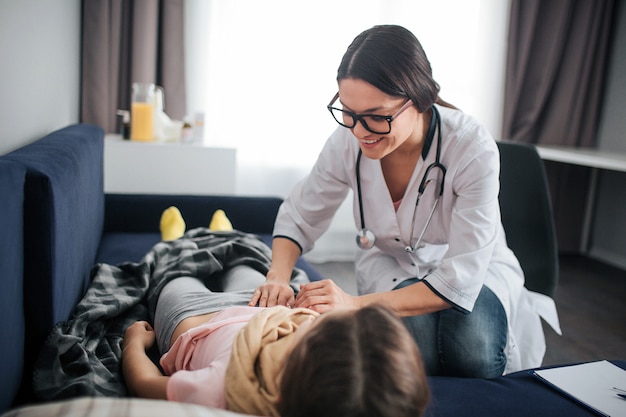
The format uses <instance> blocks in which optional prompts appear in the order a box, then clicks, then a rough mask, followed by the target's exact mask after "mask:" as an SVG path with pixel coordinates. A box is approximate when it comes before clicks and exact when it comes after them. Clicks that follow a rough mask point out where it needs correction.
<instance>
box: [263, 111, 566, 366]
mask: <svg viewBox="0 0 626 417" xmlns="http://www.w3.org/2000/svg"><path fill="white" fill-rule="evenodd" d="M437 108H438V109H439V112H440V115H441V129H442V144H441V163H442V164H443V165H445V166H446V167H447V173H446V177H445V182H444V191H443V195H442V197H441V199H440V201H439V203H438V207H437V209H436V211H435V213H434V216H433V218H432V220H431V223H430V224H429V226H428V227H427V229H426V232H425V234H424V237H423V239H422V241H421V244H420V245H419V249H418V250H417V251H416V252H415V253H414V254H410V253H407V251H405V249H404V248H405V247H406V246H407V244H408V243H409V241H410V239H411V238H410V237H409V233H410V230H411V220H412V218H413V212H414V209H415V202H416V199H417V193H418V191H417V189H418V186H419V183H420V181H421V179H422V177H423V175H424V173H425V171H426V169H427V167H428V166H429V165H430V164H431V163H433V162H434V161H435V155H436V148H437V134H435V137H434V139H433V143H432V146H431V148H430V151H429V152H428V155H427V158H426V161H423V160H422V159H421V158H420V160H419V161H418V163H417V165H416V167H415V170H414V172H413V176H412V177H411V180H410V183H409V186H408V188H407V191H406V193H405V196H404V198H403V200H402V202H401V204H400V206H399V208H398V210H397V212H396V211H395V210H394V206H393V203H392V201H391V196H390V194H389V190H388V189H387V186H386V183H385V179H384V176H383V173H382V169H381V166H380V161H378V160H372V159H368V158H367V157H365V156H362V157H361V166H360V176H361V190H362V200H363V212H364V215H363V216H364V219H365V225H366V227H367V228H368V229H370V230H371V231H373V232H374V234H375V235H376V244H375V247H374V248H372V249H370V250H362V249H358V248H357V249H356V250H357V254H356V267H355V269H356V279H357V288H358V291H359V294H369V293H374V292H381V291H389V290H391V289H393V288H394V287H395V286H397V285H398V284H399V283H400V282H402V281H403V280H404V279H407V278H412V277H419V278H422V279H424V281H426V282H427V283H428V285H429V286H430V287H431V288H432V289H434V290H435V291H436V292H437V293H438V294H439V295H440V296H442V297H444V298H445V299H446V300H447V301H448V302H450V303H452V304H453V305H454V306H455V308H457V309H459V310H462V311H466V312H471V310H472V308H473V306H474V302H475V300H476V297H477V296H478V293H479V292H480V289H481V288H482V285H483V284H484V285H486V286H487V287H488V288H490V289H491V290H492V291H493V292H494V293H495V294H496V296H497V297H498V299H499V300H500V301H501V303H502V305H503V306H504V309H505V311H506V314H507V318H508V322H509V332H508V333H509V334H508V342H507V359H508V360H507V369H506V371H507V372H512V371H516V370H519V369H525V368H529V367H536V366H540V365H541V360H542V359H543V355H544V353H545V339H544V335H543V330H542V328H541V322H540V320H539V316H542V317H544V318H546V320H547V321H548V322H549V323H550V324H551V325H552V326H553V328H555V330H556V331H557V332H559V333H560V329H559V324H558V317H557V313H556V307H555V305H554V302H553V300H552V299H551V298H549V297H546V296H544V295H541V294H537V293H532V292H530V291H528V290H526V289H525V288H524V286H523V285H524V277H523V272H522V270H521V267H520V265H519V262H518V261H517V258H516V257H515V255H514V254H513V252H512V251H511V250H510V249H509V248H508V247H507V244H506V238H505V234H504V229H503V227H502V223H501V220H500V206H499V203H498V193H499V187H500V184H499V172H500V158H499V153H498V148H497V145H496V142H495V141H494V139H493V138H492V137H491V135H490V134H489V132H488V131H487V130H486V129H485V128H484V127H483V126H482V125H480V124H478V123H477V122H476V121H475V120H474V119H473V118H472V117H470V116H468V115H466V114H464V113H462V112H460V111H456V110H451V109H448V108H445V107H440V106H438V107H437ZM358 151H359V144H358V142H357V140H356V138H355V137H354V136H353V135H352V133H351V132H350V130H349V129H346V128H343V127H339V128H338V129H337V130H336V131H335V132H334V133H333V134H332V135H331V137H330V138H329V139H328V141H327V142H326V145H325V146H324V148H323V149H322V151H321V153H320V155H319V158H318V160H317V162H316V164H315V166H314V167H313V170H312V171H311V173H310V175H309V176H308V177H307V178H305V179H304V180H303V181H301V182H300V183H299V184H297V185H296V186H295V188H294V189H293V191H292V192H291V194H290V195H289V197H288V198H287V199H286V200H285V202H284V203H283V205H282V206H281V208H280V211H279V214H278V217H277V220H276V224H275V228H274V236H285V237H288V238H290V239H292V240H294V241H295V242H297V243H298V244H299V245H300V246H301V248H302V250H303V253H306V252H308V251H309V250H311V249H312V248H313V245H314V242H315V241H316V240H317V239H318V238H319V237H320V236H321V235H322V234H323V233H324V232H325V231H326V230H327V229H328V227H329V225H330V222H331V219H332V217H333V215H334V213H335V212H336V210H337V209H338V208H339V206H340V205H341V203H342V202H343V200H344V199H345V197H346V195H347V194H348V191H349V190H350V189H352V190H353V191H354V192H353V198H354V201H353V214H354V223H355V227H356V230H360V229H361V218H360V214H359V202H358V192H357V180H356V159H357V154H358ZM433 173H436V175H439V178H441V177H440V171H439V170H435V171H434V172H433ZM435 194H436V193H435V187H432V186H429V188H427V190H426V191H425V192H424V195H423V196H422V198H421V200H420V203H419V206H418V208H417V214H416V220H415V227H414V232H413V238H412V243H413V244H414V243H415V241H416V239H417V237H418V236H419V235H420V234H421V233H422V230H423V228H424V225H425V223H426V219H427V217H428V214H429V212H430V210H431V208H432V206H433V204H434V200H435ZM355 245H356V242H355ZM522 336H523V338H522V339H520V338H521V337H522ZM519 342H523V345H522V344H520V343H519ZM521 346H523V351H521V350H522V349H520V347H521Z"/></svg>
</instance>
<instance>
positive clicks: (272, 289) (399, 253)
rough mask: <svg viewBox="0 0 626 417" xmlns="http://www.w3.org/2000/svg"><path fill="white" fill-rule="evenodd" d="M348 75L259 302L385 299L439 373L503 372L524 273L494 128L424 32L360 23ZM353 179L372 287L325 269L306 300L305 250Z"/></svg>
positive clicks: (361, 275) (287, 208) (317, 305)
mask: <svg viewBox="0 0 626 417" xmlns="http://www.w3.org/2000/svg"><path fill="white" fill-rule="evenodd" d="M337 81H338V93H337V94H335V95H334V97H332V100H331V102H330V104H329V105H328V109H329V111H330V112H331V114H332V116H333V117H334V118H335V120H336V121H337V123H338V124H339V125H340V126H339V127H338V129H337V130H336V131H335V132H334V133H333V134H332V135H331V136H330V138H329V139H328V141H327V142H326V144H325V146H324V148H323V149H322V151H321V153H320V155H319V158H318V160H317V162H316V164H315V166H314V167H313V169H312V171H311V173H310V174H309V175H308V177H307V178H305V179H304V180H303V181H301V182H300V183H299V184H298V185H296V187H295V188H294V189H293V191H292V192H291V194H290V195H289V197H288V198H287V199H286V200H285V202H284V203H283V205H282V206H281V208H280V210H279V214H278V217H277V220H276V223H275V228H274V240H273V259H272V265H271V268H270V271H269V272H268V274H267V277H266V282H265V283H264V284H262V285H261V286H260V287H258V288H257V290H256V292H255V293H254V296H253V298H252V300H251V302H250V304H251V305H255V304H257V302H258V304H259V305H260V306H273V305H276V304H283V305H288V306H294V307H307V308H310V309H313V310H315V311H317V312H320V313H323V312H326V311H329V310H333V309H337V308H342V307H345V306H352V307H357V308H359V307H363V306H366V305H370V304H372V303H382V304H384V305H386V306H387V307H390V308H391V309H392V310H393V311H394V312H395V313H396V314H398V315H399V316H401V317H403V320H404V322H405V324H406V325H407V327H408V328H409V330H410V331H411V333H412V335H413V337H414V339H415V340H416V342H417V344H418V346H419V348H420V350H421V352H422V356H423V359H424V363H425V366H426V370H427V373H428V374H429V375H454V376H466V377H483V378H492V377H496V376H499V375H502V374H503V372H504V371H505V369H506V365H507V356H510V355H513V356H515V352H513V351H512V350H515V340H514V339H513V336H514V335H512V334H511V332H510V331H509V329H510V326H509V321H510V319H511V317H512V315H514V314H515V313H514V309H515V308H516V304H517V303H516V300H517V299H518V298H519V295H520V292H521V291H522V286H523V281H524V279H523V274H522V271H521V268H520V266H519V263H518V261H517V259H516V258H515V256H514V255H513V253H512V252H511V250H510V249H509V248H508V247H507V244H506V241H505V236H504V231H503V228H502V225H501V221H500V208H499V203H498V192H499V168H500V167H499V154H498V149H497V146H496V143H495V141H494V139H493V138H492V137H491V136H490V134H489V132H487V130H486V129H485V128H484V127H483V126H482V125H480V124H478V123H477V122H476V121H475V120H474V119H473V118H471V117H470V116H468V115H466V114H464V113H462V112H461V111H459V110H457V109H455V108H453V107H452V106H450V105H449V104H447V103H445V102H444V101H442V100H441V99H440V98H439V96H438V93H439V86H438V84H437V83H436V82H435V81H434V80H433V78H432V71H431V67H430V63H429V61H428V59H427V58H426V55H425V53H424V51H423V49H422V47H421V45H420V43H419V41H418V40H417V38H416V37H415V36H414V35H413V34H412V33H411V32H409V31H408V30H406V29H404V28H403V27H400V26H392V25H385V26H375V27H373V28H371V29H368V30H366V31H364V32H363V33H361V34H360V35H358V36H357V37H356V38H355V39H354V41H353V42H352V44H351V45H350V46H349V47H348V49H347V51H346V53H345V55H344V56H343V59H342V61H341V64H340V66H339V69H338V73H337ZM349 190H353V195H354V201H353V204H354V208H353V213H354V221H355V226H356V228H357V231H358V234H357V237H356V244H357V254H356V266H355V268H356V279H357V287H358V292H359V296H351V295H348V294H347V293H345V292H344V291H342V290H341V289H340V288H339V287H338V286H337V285H336V284H335V283H334V282H333V281H332V280H323V281H317V282H312V283H308V284H306V285H304V286H302V288H301V291H300V292H299V294H298V296H297V297H296V298H294V294H293V291H292V290H291V289H290V287H289V277H290V276H291V271H292V269H293V267H294V265H295V262H296V260H297V258H298V257H299V256H300V255H301V254H302V253H306V252H307V251H309V250H311V249H312V247H313V244H314V242H315V241H316V240H317V239H318V238H319V237H320V236H321V235H322V234H323V233H324V232H325V231H326V230H327V228H328V227H329V224H330V222H331V219H332V217H333V215H334V213H335V212H336V210H337V209H338V207H339V206H340V205H341V203H342V202H343V200H344V199H345V198H346V196H347V194H348V191H349ZM537 322H539V321H538V320H537ZM539 325H540V323H539ZM390 343H393V342H392V341H390ZM516 362H519V360H516Z"/></svg>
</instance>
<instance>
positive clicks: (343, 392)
mask: <svg viewBox="0 0 626 417" xmlns="http://www.w3.org/2000/svg"><path fill="white" fill-rule="evenodd" d="M318 320H320V322H319V323H316V324H314V327H313V328H312V329H311V330H310V331H309V332H308V333H307V334H305V335H304V336H303V338H302V339H301V340H300V342H299V343H298V344H297V345H296V346H295V347H294V349H293V351H292V352H291V354H290V355H289V357H288V358H287V360H286V363H285V369H284V372H283V375H282V379H281V382H280V401H279V403H278V405H277V409H278V411H279V413H280V415H281V416H282V417H309V416H310V417H319V416H341V417H374V416H377V417H382V416H389V417H416V416H420V415H422V413H423V412H424V410H425V408H426V405H427V403H428V398H429V390H428V385H427V382H426V374H425V371H424V367H423V364H422V360H421V356H420V353H419V350H418V348H417V345H416V344H415V341H414V340H413V338H412V337H411V336H410V334H409V332H408V331H407V329H406V327H405V326H404V324H403V323H402V321H401V320H400V319H399V318H398V317H396V316H395V315H394V314H393V313H392V312H391V311H389V310H388V309H387V308H384V307H382V306H368V307H365V308H362V309H360V310H347V311H346V312H343V313H336V314H330V315H328V316H324V315H323V316H321V317H320V318H319V319H318Z"/></svg>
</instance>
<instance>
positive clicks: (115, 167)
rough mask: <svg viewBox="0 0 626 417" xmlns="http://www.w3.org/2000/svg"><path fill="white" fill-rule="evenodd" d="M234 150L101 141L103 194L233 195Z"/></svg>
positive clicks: (114, 137)
mask: <svg viewBox="0 0 626 417" xmlns="http://www.w3.org/2000/svg"><path fill="white" fill-rule="evenodd" d="M235 173H236V150H235V149H234V148H217V147H209V146H203V145H187V144H181V143H159V142H133V141H128V140H122V139H121V137H120V136H119V135H106V137H105V139H104V191H105V192H107V193H121V194H190V195H207V194H222V195H231V194H234V193H235Z"/></svg>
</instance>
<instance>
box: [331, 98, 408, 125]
mask: <svg viewBox="0 0 626 417" xmlns="http://www.w3.org/2000/svg"><path fill="white" fill-rule="evenodd" d="M338 98H339V93H337V94H335V96H334V97H333V99H332V100H331V101H330V103H328V106H326V108H327V109H328V111H329V112H330V114H332V115H333V118H334V119H335V121H337V123H339V124H340V125H341V126H343V127H347V128H348V129H352V128H353V127H354V126H356V123H357V122H361V124H362V125H363V127H364V128H365V129H366V130H367V131H368V132H372V133H375V134H377V135H386V134H387V133H389V132H391V122H393V120H394V119H395V118H396V117H398V116H399V115H400V113H402V112H403V111H405V110H406V109H408V108H409V107H411V105H412V104H413V102H412V101H411V99H408V100H407V102H406V103H404V104H403V105H402V107H400V108H399V109H398V111H397V112H395V113H394V114H392V115H391V116H383V115H380V114H356V113H353V112H351V111H348V110H344V109H340V108H337V107H333V104H335V101H337V99H338Z"/></svg>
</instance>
